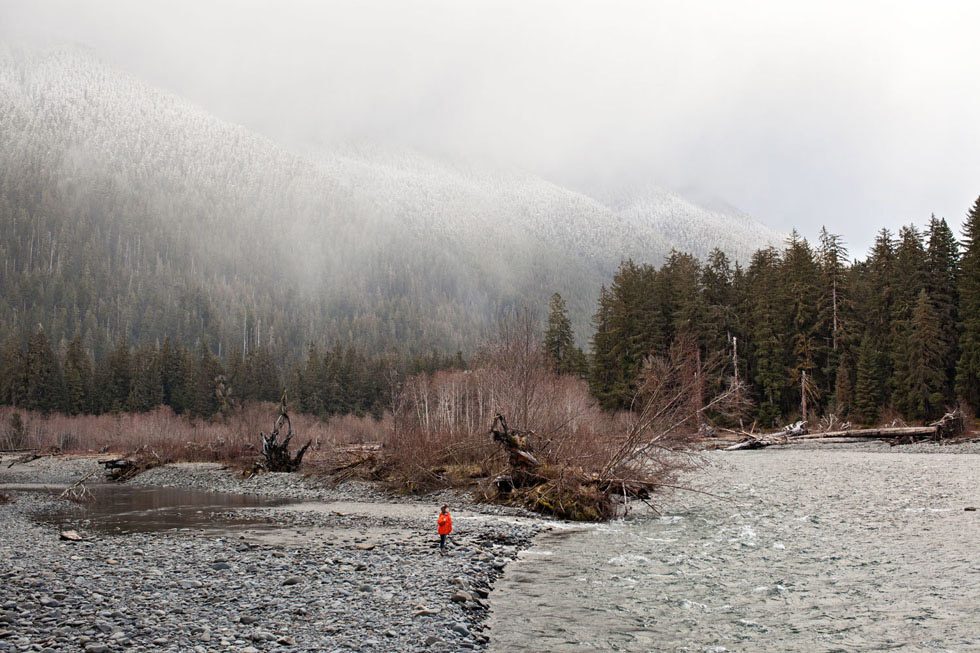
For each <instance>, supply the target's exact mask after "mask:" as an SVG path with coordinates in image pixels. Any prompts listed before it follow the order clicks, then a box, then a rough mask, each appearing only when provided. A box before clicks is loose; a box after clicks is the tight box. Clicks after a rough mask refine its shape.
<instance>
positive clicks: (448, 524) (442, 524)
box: [436, 512, 453, 535]
mask: <svg viewBox="0 0 980 653" xmlns="http://www.w3.org/2000/svg"><path fill="white" fill-rule="evenodd" d="M436 523H437V524H439V535H449V534H450V533H452V532H453V517H452V515H450V514H449V513H448V512H445V513H443V512H441V513H439V519H438V520H437V521H436Z"/></svg>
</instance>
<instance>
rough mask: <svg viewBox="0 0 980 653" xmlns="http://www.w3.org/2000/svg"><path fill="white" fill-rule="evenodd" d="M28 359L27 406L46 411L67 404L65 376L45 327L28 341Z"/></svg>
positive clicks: (25, 404) (26, 377)
mask: <svg viewBox="0 0 980 653" xmlns="http://www.w3.org/2000/svg"><path fill="white" fill-rule="evenodd" d="M25 363H26V370H25V372H26V373H25V381H26V384H27V395H26V397H25V401H24V406H25V407H26V408H29V409H31V410H36V411H39V412H42V413H45V414H47V413H50V412H53V411H56V410H61V409H62V408H63V407H64V404H65V394H64V377H63V376H62V372H61V366H60V365H59V364H58V358H57V356H55V355H54V350H52V349H51V343H50V341H48V336H47V334H45V333H44V331H43V330H38V331H36V332H35V333H34V335H32V336H31V338H30V340H29V341H28V343H27V357H26V360H25Z"/></svg>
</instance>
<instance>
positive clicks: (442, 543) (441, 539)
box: [439, 535, 448, 549]
mask: <svg viewBox="0 0 980 653" xmlns="http://www.w3.org/2000/svg"><path fill="white" fill-rule="evenodd" d="M446 537H448V536H446V535H440V536H439V548H440V549H445V548H446Z"/></svg>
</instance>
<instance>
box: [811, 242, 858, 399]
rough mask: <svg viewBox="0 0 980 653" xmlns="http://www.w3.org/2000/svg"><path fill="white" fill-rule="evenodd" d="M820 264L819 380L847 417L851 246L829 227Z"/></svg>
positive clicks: (850, 387)
mask: <svg viewBox="0 0 980 653" xmlns="http://www.w3.org/2000/svg"><path fill="white" fill-rule="evenodd" d="M817 261H818V263H819V266H820V290H819V294H818V297H817V320H816V324H815V328H814V331H815V334H816V338H817V340H818V342H820V343H821V347H820V349H819V351H820V357H819V360H818V361H817V367H818V369H819V370H820V376H819V377H818V378H819V380H820V381H821V382H822V384H823V386H822V387H821V392H822V393H823V394H824V395H825V396H829V397H833V398H834V401H833V403H834V411H836V412H837V413H838V414H846V413H847V411H848V410H849V408H850V403H851V401H852V399H853V397H852V393H853V385H852V384H853V380H852V379H851V367H850V365H846V363H847V361H846V359H847V357H848V355H849V353H850V351H851V349H852V348H853V347H854V343H853V342H852V335H851V311H852V308H853V304H852V303H851V294H850V287H849V285H848V280H849V276H848V274H847V247H845V245H844V239H843V238H842V237H841V236H839V235H837V234H832V233H830V232H829V231H827V229H826V228H825V227H824V228H821V229H820V246H819V248H818V249H817ZM841 365H845V366H846V368H845V369H844V371H843V373H841V372H839V371H838V367H840V366H841ZM842 384H843V385H842ZM842 402H845V403H843V404H842Z"/></svg>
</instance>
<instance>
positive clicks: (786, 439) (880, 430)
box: [716, 410, 966, 451]
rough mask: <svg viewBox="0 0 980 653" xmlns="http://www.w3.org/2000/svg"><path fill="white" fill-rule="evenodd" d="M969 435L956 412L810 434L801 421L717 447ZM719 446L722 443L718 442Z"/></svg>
mask: <svg viewBox="0 0 980 653" xmlns="http://www.w3.org/2000/svg"><path fill="white" fill-rule="evenodd" d="M964 433H966V420H965V418H964V416H963V413H962V412H960V411H958V410H956V411H953V412H950V413H946V414H945V415H943V416H942V417H941V418H940V419H938V420H936V421H935V422H931V423H930V424H926V425H924V426H885V427H877V428H868V429H854V428H847V429H838V430H831V431H822V432H819V433H810V432H808V431H807V429H806V422H797V423H795V424H793V425H791V426H787V427H786V428H784V429H783V430H782V431H778V432H776V433H767V434H759V435H756V434H754V433H746V432H744V431H742V432H739V433H737V434H735V435H736V437H737V438H738V439H737V441H735V442H734V443H732V444H727V442H731V440H728V441H727V442H726V441H724V440H723V444H721V446H717V447H716V448H720V449H723V450H725V451H739V450H743V449H763V448H765V447H770V446H773V445H783V444H793V443H795V442H805V441H811V440H819V441H821V442H828V443H831V442H836V443H854V442H866V441H868V440H883V441H885V442H888V443H889V444H890V445H893V446H894V445H900V444H911V443H913V442H921V441H925V440H928V441H932V442H945V441H950V440H956V439H957V438H961V437H962V436H963V435H964ZM716 444H718V443H716Z"/></svg>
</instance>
